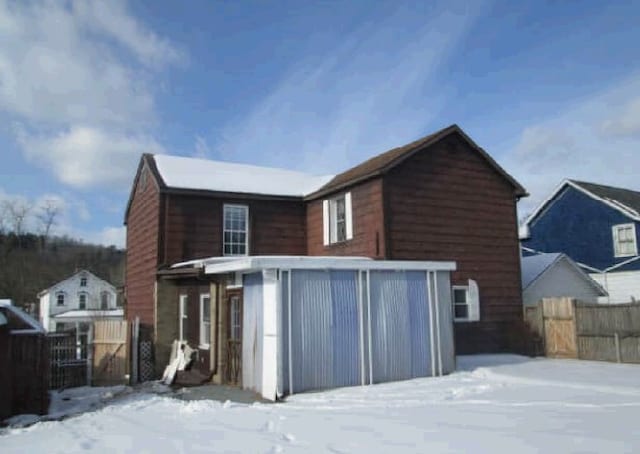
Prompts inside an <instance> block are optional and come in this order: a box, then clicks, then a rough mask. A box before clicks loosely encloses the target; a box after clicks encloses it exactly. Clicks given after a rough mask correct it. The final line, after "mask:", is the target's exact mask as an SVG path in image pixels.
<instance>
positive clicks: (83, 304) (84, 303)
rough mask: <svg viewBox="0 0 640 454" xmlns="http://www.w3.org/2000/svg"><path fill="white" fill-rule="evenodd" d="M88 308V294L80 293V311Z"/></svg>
mask: <svg viewBox="0 0 640 454" xmlns="http://www.w3.org/2000/svg"><path fill="white" fill-rule="evenodd" d="M86 308H87V294H86V293H84V292H83V293H80V294H79V295H78V309H86Z"/></svg>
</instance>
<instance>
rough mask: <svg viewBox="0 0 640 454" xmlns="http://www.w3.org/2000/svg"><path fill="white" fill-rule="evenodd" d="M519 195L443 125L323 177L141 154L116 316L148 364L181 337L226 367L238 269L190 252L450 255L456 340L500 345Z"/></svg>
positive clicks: (222, 376) (510, 314)
mask: <svg viewBox="0 0 640 454" xmlns="http://www.w3.org/2000/svg"><path fill="white" fill-rule="evenodd" d="M526 195H527V194H526V191H525V190H524V188H523V187H522V186H521V185H520V184H519V183H518V182H517V181H515V180H514V179H513V178H512V177H511V176H510V175H508V174H507V173H506V172H505V171H504V170H503V169H502V168H501V167H500V166H499V165H498V164H497V163H496V162H495V161H494V160H493V159H492V158H491V157H490V156H489V155H488V154H487V153H486V152H485V151H484V150H483V149H482V148H480V147H479V146H478V145H476V144H475V143H474V142H473V141H472V140H471V139H470V138H469V137H468V136H467V135H466V134H465V133H464V132H463V131H462V130H461V129H460V128H459V127H458V126H456V125H452V126H450V127H447V128H445V129H443V130H441V131H438V132H436V133H435V134H432V135H429V136H427V137H425V138H422V139H420V140H417V141H415V142H412V143H410V144H408V145H405V146H402V147H399V148H395V149H393V150H390V151H387V152H386V153H383V154H380V155H378V156H375V157H373V158H371V159H369V160H368V161H366V162H364V163H362V164H360V165H358V166H356V167H353V168H351V169H349V170H347V171H346V172H343V173H341V174H339V175H336V176H333V177H315V176H310V175H304V174H301V173H298V172H290V171H285V170H279V169H268V168H261V167H254V166H246V165H239V164H230V163H223V162H215V161H205V160H196V159H191V158H182V157H174V156H166V155H155V156H154V155H149V154H145V155H143V156H142V159H141V161H140V164H139V167H138V171H137V174H136V177H135V180H134V184H133V188H132V191H131V196H130V199H129V203H128V206H127V211H126V216H125V224H126V225H127V271H126V313H127V317H128V318H130V319H131V318H133V317H136V316H138V317H140V320H141V323H142V324H143V325H144V326H145V327H146V328H147V333H148V335H149V336H150V337H151V338H152V339H153V340H154V342H155V345H156V361H157V364H158V368H159V369H158V370H160V368H161V367H163V366H164V365H165V364H166V361H167V358H168V355H169V349H170V345H171V342H172V341H173V340H174V339H178V338H182V339H185V340H187V341H188V342H189V343H190V344H191V345H192V346H194V347H198V349H199V350H198V351H199V354H198V361H199V364H200V366H201V368H202V369H203V370H209V371H212V372H213V373H214V377H216V379H217V380H218V381H225V380H226V381H233V377H232V375H233V366H232V362H233V359H232V358H230V357H229V351H228V350H229V349H228V348H227V347H228V346H229V345H231V343H229V342H226V341H225V340H227V339H230V338H231V337H233V336H237V335H238V334H237V331H238V330H239V329H241V327H239V326H238V325H239V320H240V314H241V312H242V304H241V301H242V289H241V282H239V281H237V280H236V278H235V277H234V276H233V275H229V276H227V277H225V279H219V278H218V279H217V280H214V279H212V278H211V277H210V276H207V275H205V274H204V273H203V272H202V269H198V268H194V267H190V266H188V265H189V261H193V260H197V259H203V258H208V257H223V256H241V255H252V256H256V255H292V256H300V255H302V256H304V255H309V256H361V257H370V258H374V259H385V260H442V261H455V262H456V263H457V271H456V272H454V273H453V276H452V289H451V292H452V299H453V307H452V310H453V311H454V316H455V320H456V326H455V334H456V336H455V341H456V350H457V352H458V353H474V352H497V351H508V350H510V348H511V346H510V345H509V337H510V335H511V334H512V331H513V329H516V328H518V327H519V326H520V322H521V318H522V294H521V289H520V260H519V243H518V232H517V214H516V203H517V201H518V199H519V198H520V197H524V196H526ZM184 262H187V263H184ZM181 264H182V265H181Z"/></svg>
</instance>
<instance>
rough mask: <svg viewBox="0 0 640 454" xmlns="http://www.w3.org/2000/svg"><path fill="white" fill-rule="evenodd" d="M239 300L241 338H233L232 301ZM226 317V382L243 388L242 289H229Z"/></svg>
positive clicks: (226, 297) (226, 298)
mask: <svg viewBox="0 0 640 454" xmlns="http://www.w3.org/2000/svg"><path fill="white" fill-rule="evenodd" d="M236 298H237V299H238V301H239V305H240V311H239V312H240V313H239V314H238V315H239V318H240V320H239V322H240V338H239V339H234V338H231V334H232V323H231V317H232V311H231V307H232V301H233V300H234V299H236ZM225 306H226V317H225V327H226V330H225V332H226V336H225V339H224V345H225V349H226V368H225V376H224V381H225V383H227V384H229V385H234V386H239V387H242V331H243V328H244V327H243V320H242V319H243V316H244V299H243V292H242V289H229V290H227V292H226V295H225Z"/></svg>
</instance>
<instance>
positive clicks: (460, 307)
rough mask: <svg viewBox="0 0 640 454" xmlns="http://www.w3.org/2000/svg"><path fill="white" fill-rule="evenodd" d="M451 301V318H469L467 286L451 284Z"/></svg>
mask: <svg viewBox="0 0 640 454" xmlns="http://www.w3.org/2000/svg"><path fill="white" fill-rule="evenodd" d="M451 299H452V302H453V318H454V319H455V320H468V319H469V287H466V286H462V285H454V286H453V294H452V296H451Z"/></svg>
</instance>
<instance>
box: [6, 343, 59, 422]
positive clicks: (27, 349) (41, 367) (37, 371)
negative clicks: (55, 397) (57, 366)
mask: <svg viewBox="0 0 640 454" xmlns="http://www.w3.org/2000/svg"><path fill="white" fill-rule="evenodd" d="M9 342H10V344H11V346H10V354H9V364H7V365H5V366H4V367H9V368H10V371H11V372H10V374H11V377H10V383H11V389H10V390H2V392H3V393H4V392H7V395H8V396H10V398H11V414H13V415H17V414H21V413H32V414H45V413H47V411H48V409H49V388H48V386H47V385H48V379H49V361H48V353H49V351H48V347H47V337H46V336H45V335H44V333H25V332H15V331H14V332H13V333H11V336H10V341H9Z"/></svg>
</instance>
